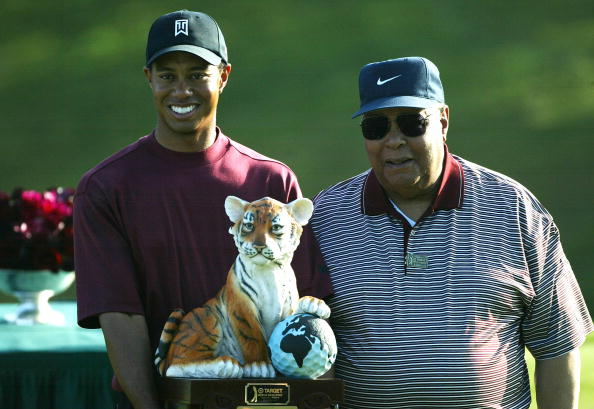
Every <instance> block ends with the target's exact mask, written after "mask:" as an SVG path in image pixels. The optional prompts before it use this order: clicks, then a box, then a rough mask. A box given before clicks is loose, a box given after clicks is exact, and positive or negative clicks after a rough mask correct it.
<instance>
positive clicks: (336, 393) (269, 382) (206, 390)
mask: <svg viewBox="0 0 594 409" xmlns="http://www.w3.org/2000/svg"><path fill="white" fill-rule="evenodd" d="M159 391H160V395H161V398H162V399H163V400H164V401H165V408H166V409H273V408H274V409H327V408H331V409H336V408H338V407H339V404H340V403H341V402H342V399H343V385H342V380H340V379H331V378H324V379H291V378H262V379H261V378H239V379H192V378H159Z"/></svg>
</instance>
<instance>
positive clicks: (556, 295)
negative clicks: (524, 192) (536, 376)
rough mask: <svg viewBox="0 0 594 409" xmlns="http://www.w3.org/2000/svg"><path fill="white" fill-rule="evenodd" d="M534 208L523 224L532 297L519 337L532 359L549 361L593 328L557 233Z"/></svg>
mask: <svg viewBox="0 0 594 409" xmlns="http://www.w3.org/2000/svg"><path fill="white" fill-rule="evenodd" d="M533 200H535V199H533ZM534 205H535V204H533V205H532V209H537V210H536V211H534V210H533V211H532V212H528V217H527V223H526V224H525V228H526V230H527V235H526V243H525V246H526V247H525V254H526V260H527V263H528V266H529V268H530V277H531V280H532V284H533V287H534V297H533V298H532V300H531V302H530V304H529V305H528V308H527V314H526V317H525V318H524V321H523V323H522V336H523V339H524V342H525V343H526V346H527V348H528V349H529V351H530V353H531V354H532V355H533V356H534V357H535V358H536V359H550V358H555V357H558V356H560V355H563V354H565V353H567V352H569V351H571V350H572V349H574V348H576V347H579V346H580V345H581V344H582V343H583V342H584V340H585V338H586V335H587V334H588V333H589V332H591V331H592V330H593V329H594V328H593V326H592V319H591V318H590V315H589V313H588V309H587V307H586V303H585V301H584V298H583V296H582V293H581V291H580V288H579V285H578V283H577V280H576V278H575V276H574V274H573V270H572V268H571V265H570V263H569V261H568V260H567V258H566V256H565V253H564V252H563V248H562V245H561V240H560V234H559V230H558V228H557V226H556V225H555V223H554V222H553V220H552V218H551V216H550V215H549V214H548V213H547V212H546V211H545V210H544V209H542V207H541V206H540V205H539V204H538V203H536V206H534ZM538 210H540V211H538Z"/></svg>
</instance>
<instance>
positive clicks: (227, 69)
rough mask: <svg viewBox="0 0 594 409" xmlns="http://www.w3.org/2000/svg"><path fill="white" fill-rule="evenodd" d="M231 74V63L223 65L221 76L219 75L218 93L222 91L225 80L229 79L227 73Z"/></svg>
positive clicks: (225, 84)
mask: <svg viewBox="0 0 594 409" xmlns="http://www.w3.org/2000/svg"><path fill="white" fill-rule="evenodd" d="M230 74H231V64H227V65H225V68H223V69H222V70H221V76H220V77H219V94H221V93H222V92H223V89H224V88H225V86H227V81H229V75H230Z"/></svg>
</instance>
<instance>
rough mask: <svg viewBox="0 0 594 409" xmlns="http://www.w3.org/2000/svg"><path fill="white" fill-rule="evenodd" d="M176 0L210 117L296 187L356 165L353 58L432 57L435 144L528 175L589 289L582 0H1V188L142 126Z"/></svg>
mask: <svg viewBox="0 0 594 409" xmlns="http://www.w3.org/2000/svg"><path fill="white" fill-rule="evenodd" d="M181 8H191V9H195V10H200V11H204V12H206V13H208V14H210V15H212V16H213V17H215V19H216V20H217V21H218V22H219V24H220V26H221V27H222V29H223V32H224V34H225V38H226V40H227V44H228V47H229V57H230V61H231V63H232V65H233V71H232V74H231V78H230V83H229V86H228V87H227V88H226V89H225V93H224V94H223V96H222V100H221V105H220V110H219V118H218V122H219V124H220V125H221V127H222V128H223V130H224V132H225V133H227V134H228V135H230V136H231V137H233V138H234V139H236V140H237V141H239V142H241V143H244V144H246V145H248V146H250V147H252V148H254V149H256V150H259V151H260V152H262V153H264V154H266V155H268V156H271V157H274V158H277V159H279V160H282V161H283V162H285V163H287V164H288V165H289V166H291V167H292V168H293V170H294V171H295V172H296V173H297V175H298V176H299V178H300V181H301V185H302V188H303V191H304V193H305V195H306V196H310V197H311V196H313V195H315V194H316V193H317V192H318V191H319V190H321V189H323V188H324V187H326V186H328V185H331V184H333V183H335V182H338V181H340V180H343V179H345V178H348V177H350V176H351V175H353V174H355V173H359V172H361V171H363V170H364V169H366V168H367V167H368V165H367V158H366V155H365V153H364V151H363V144H362V140H361V139H362V138H361V137H360V135H359V129H358V121H357V120H351V119H350V116H351V114H352V113H353V112H354V111H355V110H356V109H357V106H358V89H357V76H358V72H359V69H360V68H361V66H363V65H364V64H366V63H368V62H372V61H380V60H384V59H388V58H395V57H401V56H409V55H421V56H425V57H428V58H430V59H431V60H433V61H434V62H435V63H436V64H437V66H438V67H439V68H440V70H441V74H442V80H443V82H444V87H445V92H446V101H447V103H448V104H449V105H450V117H451V127H450V131H449V138H448V140H449V142H448V144H449V146H450V150H451V151H452V152H454V153H456V154H459V155H461V156H463V157H465V158H466V159H469V160H472V161H474V162H478V163H480V164H483V165H485V166H487V167H490V168H492V169H494V170H497V171H500V172H503V173H505V174H507V175H509V176H511V177H513V178H515V179H517V180H518V181H520V182H521V183H523V184H524V185H526V186H527V187H528V188H529V189H530V190H532V191H533V192H534V193H535V194H536V196H537V197H538V198H539V199H540V200H541V201H542V202H543V204H544V205H545V206H546V207H547V208H548V209H549V210H550V211H551V213H552V214H553V215H554V217H555V220H556V221H557V223H558V225H559V227H560V230H561V233H562V237H563V243H564V247H565V250H566V252H567V254H568V257H569V259H570V260H571V261H572V264H573V267H574V270H575V272H576V275H577V276H578V279H579V281H580V283H581V286H582V290H583V292H584V294H585V295H586V297H587V298H588V299H589V303H590V305H594V278H593V277H594V274H592V273H594V271H593V269H592V266H591V264H590V256H588V254H592V253H591V252H592V250H591V247H592V244H593V240H592V231H594V220H593V218H592V216H591V209H590V207H591V206H592V204H593V201H592V191H594V182H593V181H592V173H593V172H592V171H593V168H594V166H593V165H592V163H593V161H592V159H591V158H592V154H593V153H594V152H593V149H592V148H593V143H592V136H594V135H593V134H594V132H593V131H594V115H593V113H594V76H593V75H592V73H594V3H593V2H591V1H586V0H552V1H547V2H544V3H543V2H540V1H535V0H527V1H523V2H511V1H500V0H499V1H496V0H482V1H480V2H473V1H470V0H449V1H447V2H444V1H435V0H427V1H413V0H389V1H366V2H361V1H353V0H343V1H337V0H334V1H333V0H326V1H320V0H317V1H314V0H301V1H289V0H286V1H279V0H276V1H273V0H258V1H249V2H248V1H224V2H223V1H213V0H205V1H200V2H187V1H183V2H182V1H168V2H163V1H156V0H147V1H144V2H142V5H141V6H140V7H139V3H135V2H121V1H115V0H103V1H96V0H77V1H75V0H62V1H60V2H49V1H41V2H40V1H31V0H4V1H3V4H2V6H0V13H1V16H2V22H3V23H2V28H0V33H1V35H0V55H1V56H2V57H1V59H0V76H1V78H3V79H4V81H2V82H0V112H1V115H2V121H0V132H1V134H2V137H1V138H0V152H1V154H2V160H1V161H0V190H11V189H12V188H13V187H15V186H23V187H25V188H28V189H44V188H46V187H48V186H55V185H61V186H76V183H77V181H78V179H79V178H80V176H81V175H82V174H83V173H84V172H85V171H86V170H88V169H89V168H91V167H92V166H94V165H95V164H96V163H98V162H99V161H100V160H102V159H103V158H105V157H107V156H108V155H110V154H111V153H113V152H115V151H116V150H118V149H120V148H121V147H123V146H125V145H127V144H129V143H131V142H133V141H134V140H136V139H137V138H138V137H140V136H142V135H144V134H147V133H149V132H150V131H151V129H152V126H153V124H154V121H155V119H154V118H155V115H154V111H153V107H152V102H151V99H150V93H149V89H148V87H147V85H146V83H145V78H144V76H143V75H142V66H143V63H144V47H145V41H146V35H147V31H148V28H149V26H150V24H151V23H152V21H153V20H154V19H155V18H156V17H157V16H159V15H161V14H163V13H166V12H169V11H173V10H177V9H181Z"/></svg>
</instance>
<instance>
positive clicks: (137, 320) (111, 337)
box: [99, 312, 160, 409]
mask: <svg viewBox="0 0 594 409" xmlns="http://www.w3.org/2000/svg"><path fill="white" fill-rule="evenodd" d="M99 322H100V323H101V328H102V329H103V335H104V337H105V343H106V345H107V354H108V355H109V360H110V362H111V366H112V367H113V370H114V372H115V374H116V377H117V379H118V382H119V383H120V385H121V386H122V388H123V389H124V392H125V393H126V396H127V397H128V399H129V400H130V402H132V405H133V406H134V407H135V408H136V409H160V406H159V399H158V394H157V386H156V384H155V379H154V369H153V363H152V361H151V358H152V356H153V353H152V351H151V350H150V342H149V337H148V329H147V325H146V321H145V318H144V316H143V315H138V314H124V313H119V312H109V313H104V314H101V315H100V316H99Z"/></svg>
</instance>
